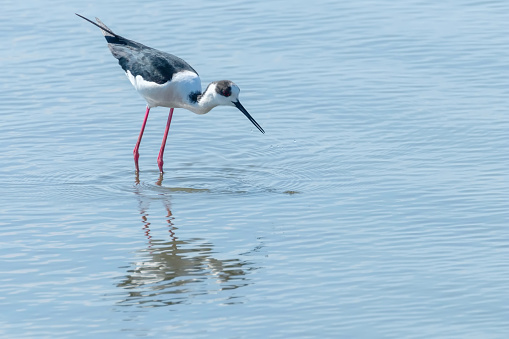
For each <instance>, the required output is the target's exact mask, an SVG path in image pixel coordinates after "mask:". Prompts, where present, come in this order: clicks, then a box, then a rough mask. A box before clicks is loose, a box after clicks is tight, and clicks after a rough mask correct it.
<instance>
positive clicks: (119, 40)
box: [75, 13, 148, 57]
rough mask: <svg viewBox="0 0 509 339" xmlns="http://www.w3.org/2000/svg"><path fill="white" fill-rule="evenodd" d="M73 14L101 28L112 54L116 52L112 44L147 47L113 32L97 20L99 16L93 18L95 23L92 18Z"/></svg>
mask: <svg viewBox="0 0 509 339" xmlns="http://www.w3.org/2000/svg"><path fill="white" fill-rule="evenodd" d="M75 14H76V15H77V16H79V17H80V18H83V19H85V20H87V21H88V22H90V23H91V24H92V25H95V26H97V27H99V28H100V29H101V31H102V32H103V34H104V37H105V38H106V41H107V42H108V46H109V47H110V50H111V52H112V53H113V55H115V54H116V52H115V51H113V50H112V48H114V47H113V46H119V45H122V46H128V47H130V48H143V47H144V48H148V47H147V46H145V45H142V44H140V43H139V42H136V41H132V40H129V39H126V38H124V37H122V36H120V35H118V34H116V33H113V31H112V30H111V29H109V28H108V26H106V25H105V24H104V23H103V22H102V21H101V20H99V18H95V19H96V20H97V23H95V22H93V21H92V20H90V19H87V18H85V17H84V16H83V15H79V14H78V13H75ZM115 57H116V56H115Z"/></svg>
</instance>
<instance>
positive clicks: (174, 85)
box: [126, 71, 201, 108]
mask: <svg viewBox="0 0 509 339" xmlns="http://www.w3.org/2000/svg"><path fill="white" fill-rule="evenodd" d="M126 75H127V77H128V78H129V81H131V84H133V86H134V88H136V90H137V91H138V93H140V94H141V96H142V97H143V98H144V99H145V100H146V101H147V103H148V105H149V106H150V107H156V106H163V107H173V108H181V107H186V106H189V101H190V99H189V94H191V93H193V92H201V81H200V78H199V76H198V75H197V74H196V73H193V72H190V71H183V72H178V73H176V74H174V75H173V77H172V79H171V81H168V82H166V83H164V84H158V83H155V82H151V81H146V80H145V79H143V77H142V76H141V75H137V76H136V77H135V76H133V75H132V74H131V72H129V71H127V72H126Z"/></svg>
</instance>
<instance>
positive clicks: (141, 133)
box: [133, 106, 150, 172]
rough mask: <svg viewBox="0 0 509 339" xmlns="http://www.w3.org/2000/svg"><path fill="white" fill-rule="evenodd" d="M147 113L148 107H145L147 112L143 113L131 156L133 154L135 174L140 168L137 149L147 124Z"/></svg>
mask: <svg viewBox="0 0 509 339" xmlns="http://www.w3.org/2000/svg"><path fill="white" fill-rule="evenodd" d="M149 112H150V107H148V106H147V111H146V112H145V119H143V125H141V131H140V136H139V137H138V142H137V143H136V146H134V151H133V154H134V165H135V166H136V172H139V171H140V168H139V167H138V159H139V158H140V153H139V152H138V149H139V148H140V143H141V137H143V131H145V125H146V124H147V119H148V113H149Z"/></svg>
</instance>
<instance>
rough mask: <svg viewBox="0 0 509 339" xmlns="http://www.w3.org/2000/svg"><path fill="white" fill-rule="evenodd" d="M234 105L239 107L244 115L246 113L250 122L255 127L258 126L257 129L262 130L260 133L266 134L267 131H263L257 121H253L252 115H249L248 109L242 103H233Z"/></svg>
mask: <svg viewBox="0 0 509 339" xmlns="http://www.w3.org/2000/svg"><path fill="white" fill-rule="evenodd" d="M232 102H233V104H234V105H235V106H237V108H238V109H239V111H241V112H242V113H244V115H245V116H246V117H247V118H248V119H249V121H251V122H252V123H253V125H255V126H256V128H258V129H259V130H260V132H262V133H263V134H265V131H264V130H263V128H262V126H260V125H259V124H258V123H257V122H256V120H255V119H253V117H252V116H251V114H249V113H248V112H247V111H246V109H245V108H244V106H242V104H241V103H240V101H238V100H237V101H232Z"/></svg>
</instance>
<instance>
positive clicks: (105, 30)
mask: <svg viewBox="0 0 509 339" xmlns="http://www.w3.org/2000/svg"><path fill="white" fill-rule="evenodd" d="M74 14H76V15H77V16H79V17H80V18H82V19H85V20H87V21H88V22H90V23H91V24H92V25H95V26H97V27H99V28H100V29H101V31H102V32H103V34H104V36H105V37H106V36H110V37H120V36H119V35H118V34H115V33H113V32H112V31H111V29H109V28H108V26H106V25H105V24H103V22H102V21H101V20H99V18H95V19H96V20H97V22H98V23H99V24H97V23H95V22H93V21H92V20H90V19H87V18H85V17H84V16H83V15H79V14H78V13H74Z"/></svg>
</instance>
